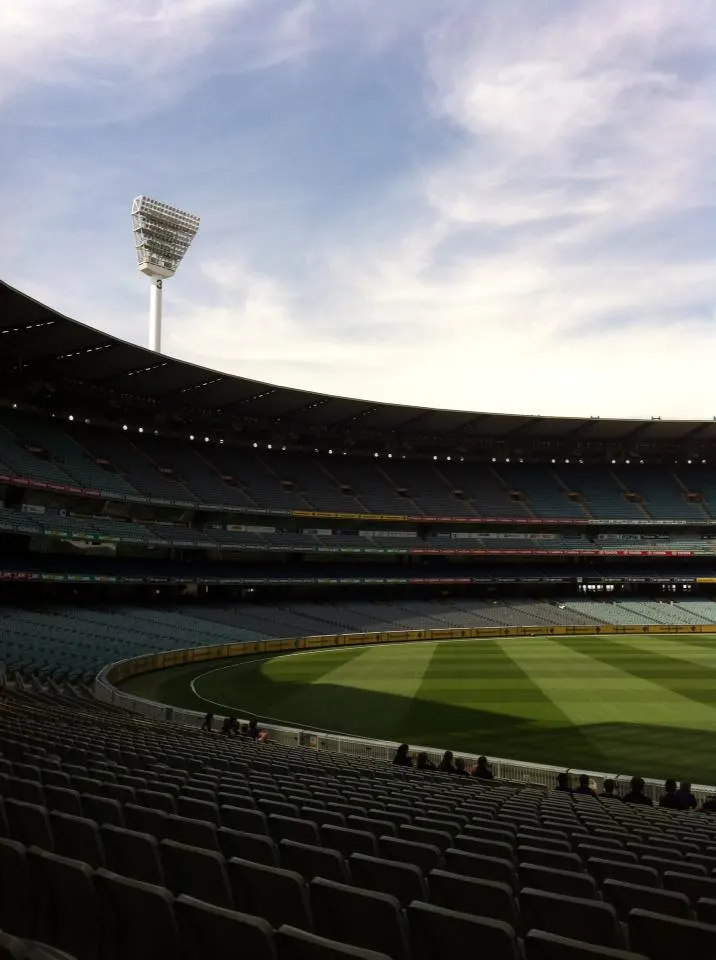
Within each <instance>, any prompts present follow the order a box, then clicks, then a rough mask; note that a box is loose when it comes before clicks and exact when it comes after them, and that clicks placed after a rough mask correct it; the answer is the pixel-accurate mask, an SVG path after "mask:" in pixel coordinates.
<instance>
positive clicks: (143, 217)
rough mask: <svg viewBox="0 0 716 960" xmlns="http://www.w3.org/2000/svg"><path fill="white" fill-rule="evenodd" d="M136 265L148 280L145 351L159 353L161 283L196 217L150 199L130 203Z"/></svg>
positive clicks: (183, 251)
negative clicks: (149, 282) (147, 334)
mask: <svg viewBox="0 0 716 960" xmlns="http://www.w3.org/2000/svg"><path fill="white" fill-rule="evenodd" d="M132 227H133V229H134V246H135V248H136V250H137V263H138V265H139V269H140V270H141V271H142V273H144V274H146V275H147V276H148V277H150V278H151V280H152V288H151V301H150V309H149V348H150V350H156V351H157V352H159V351H160V350H161V329H162V281H163V280H167V279H168V278H169V277H173V276H174V274H175V273H176V271H177V267H178V266H179V264H180V263H181V262H182V260H183V258H184V255H185V254H186V252H187V250H188V249H189V247H190V245H191V242H192V240H193V239H194V237H195V236H196V234H197V231H198V230H199V217H196V216H194V214H191V213H186V212H185V211H184V210H178V209H177V208H176V207H170V206H169V204H167V203H160V201H159V200H152V199H151V198H150V197H136V198H135V199H134V200H133V201H132Z"/></svg>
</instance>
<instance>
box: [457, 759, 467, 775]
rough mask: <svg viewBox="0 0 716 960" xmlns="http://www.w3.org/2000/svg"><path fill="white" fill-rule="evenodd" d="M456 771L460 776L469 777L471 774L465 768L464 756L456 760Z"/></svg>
mask: <svg viewBox="0 0 716 960" xmlns="http://www.w3.org/2000/svg"><path fill="white" fill-rule="evenodd" d="M455 773H456V774H458V776H460V777H469V776H470V774H469V773H468V772H467V770H466V769H465V761H464V760H463V758H462V757H458V758H457V760H456V761H455Z"/></svg>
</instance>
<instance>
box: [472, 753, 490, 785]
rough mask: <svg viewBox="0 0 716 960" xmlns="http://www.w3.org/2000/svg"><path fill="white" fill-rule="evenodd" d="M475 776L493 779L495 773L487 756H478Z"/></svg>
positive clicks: (480, 778)
mask: <svg viewBox="0 0 716 960" xmlns="http://www.w3.org/2000/svg"><path fill="white" fill-rule="evenodd" d="M472 775H473V777H477V779H478V780H493V779H494V777H495V775H494V773H493V772H492V770H490V764H489V763H488V762H487V757H478V758H477V766H476V767H475V769H474V770H473V771H472Z"/></svg>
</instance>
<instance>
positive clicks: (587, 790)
mask: <svg viewBox="0 0 716 960" xmlns="http://www.w3.org/2000/svg"><path fill="white" fill-rule="evenodd" d="M574 792H575V793H578V794H580V796H584V797H596V795H597V794H596V793H595V791H594V790H592V788H591V787H590V785H589V777H588V776H587V774H586V773H580V775H579V786H578V787H577V789H576V790H575V791H574Z"/></svg>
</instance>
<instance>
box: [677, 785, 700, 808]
mask: <svg viewBox="0 0 716 960" xmlns="http://www.w3.org/2000/svg"><path fill="white" fill-rule="evenodd" d="M674 796H675V797H676V800H677V802H678V804H679V809H680V810H695V809H696V807H697V803H696V797H695V796H694V795H693V793H692V792H691V784H690V783H689V781H688V780H684V781H683V782H682V784H681V786H680V787H679V789H678V790H677V791H676V793H675V794H674Z"/></svg>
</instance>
